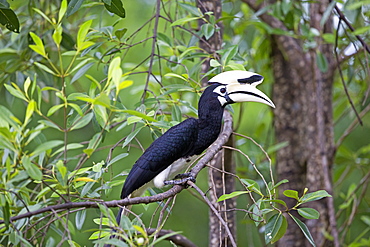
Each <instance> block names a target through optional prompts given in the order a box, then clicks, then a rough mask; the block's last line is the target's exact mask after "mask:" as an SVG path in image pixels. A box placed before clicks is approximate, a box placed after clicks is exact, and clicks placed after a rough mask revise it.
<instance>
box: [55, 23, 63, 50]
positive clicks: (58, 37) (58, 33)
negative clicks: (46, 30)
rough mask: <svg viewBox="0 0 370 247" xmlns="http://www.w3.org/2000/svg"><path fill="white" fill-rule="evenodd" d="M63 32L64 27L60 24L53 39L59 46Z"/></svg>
mask: <svg viewBox="0 0 370 247" xmlns="http://www.w3.org/2000/svg"><path fill="white" fill-rule="evenodd" d="M62 33H63V28H62V26H58V27H57V28H56V29H55V30H54V33H53V40H54V42H55V44H56V45H57V46H58V47H59V45H60V43H61V42H62Z"/></svg>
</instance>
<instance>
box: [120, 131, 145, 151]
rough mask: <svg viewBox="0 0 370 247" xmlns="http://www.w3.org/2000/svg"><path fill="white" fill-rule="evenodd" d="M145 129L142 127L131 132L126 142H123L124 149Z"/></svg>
mask: <svg viewBox="0 0 370 247" xmlns="http://www.w3.org/2000/svg"><path fill="white" fill-rule="evenodd" d="M142 128H144V126H141V127H139V128H136V129H135V130H134V131H133V132H131V133H130V134H129V135H128V136H127V137H126V139H125V141H124V142H123V144H122V148H124V147H126V146H127V145H128V144H129V143H130V142H131V141H132V139H134V138H135V136H136V135H137V134H138V133H139V132H140V130H141V129H142Z"/></svg>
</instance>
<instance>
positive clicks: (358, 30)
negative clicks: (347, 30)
mask: <svg viewBox="0 0 370 247" xmlns="http://www.w3.org/2000/svg"><path fill="white" fill-rule="evenodd" d="M369 30H370V26H365V27H360V28H356V30H355V31H353V35H361V34H364V33H366V32H368V31H369Z"/></svg>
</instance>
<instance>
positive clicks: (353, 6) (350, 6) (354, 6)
mask: <svg viewBox="0 0 370 247" xmlns="http://www.w3.org/2000/svg"><path fill="white" fill-rule="evenodd" d="M369 4H370V0H364V1H358V2H354V3H351V4H348V6H347V7H346V9H348V10H354V9H358V8H361V7H362V6H365V5H369Z"/></svg>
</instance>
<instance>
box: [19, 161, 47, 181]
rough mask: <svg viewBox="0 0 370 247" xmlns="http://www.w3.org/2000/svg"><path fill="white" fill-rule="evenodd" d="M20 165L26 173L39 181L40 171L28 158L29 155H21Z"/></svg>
mask: <svg viewBox="0 0 370 247" xmlns="http://www.w3.org/2000/svg"><path fill="white" fill-rule="evenodd" d="M22 165H23V167H24V169H25V170H26V172H27V174H28V175H29V176H30V177H31V178H32V179H34V180H37V181H41V180H42V172H41V170H40V168H39V167H38V166H37V165H35V164H33V163H32V162H31V160H30V157H28V156H23V157H22Z"/></svg>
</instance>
